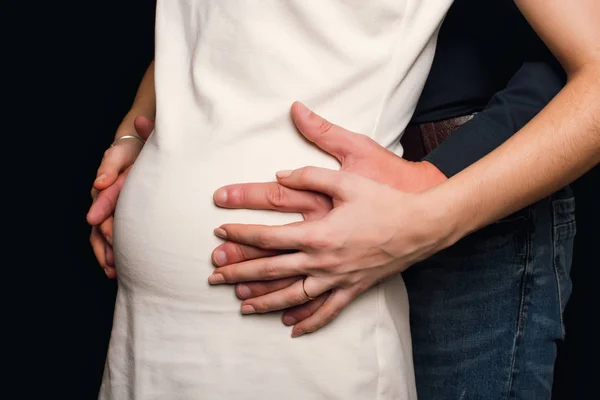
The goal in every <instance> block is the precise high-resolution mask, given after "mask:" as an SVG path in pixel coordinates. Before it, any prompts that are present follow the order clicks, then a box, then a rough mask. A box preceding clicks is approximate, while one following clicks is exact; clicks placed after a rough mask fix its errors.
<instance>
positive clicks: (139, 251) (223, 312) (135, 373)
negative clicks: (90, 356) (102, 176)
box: [100, 0, 451, 400]
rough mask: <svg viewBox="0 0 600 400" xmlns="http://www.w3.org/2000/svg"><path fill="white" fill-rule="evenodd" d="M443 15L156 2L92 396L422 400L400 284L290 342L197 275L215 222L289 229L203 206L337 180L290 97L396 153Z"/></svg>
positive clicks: (236, 0)
mask: <svg viewBox="0 0 600 400" xmlns="http://www.w3.org/2000/svg"><path fill="white" fill-rule="evenodd" d="M450 3H451V0H159V1H158V6H157V13H156V53H155V62H156V65H155V84H156V95H157V116H156V130H155V132H154V133H153V135H152V136H151V137H150V139H149V140H148V142H147V143H146V145H145V146H144V149H143V151H142V153H141V154H140V156H139V158H138V160H137V161H136V163H135V165H134V167H133V168H132V170H131V173H130V174H129V176H128V178H127V181H126V183H125V186H124V188H123V191H122V193H121V195H120V197H119V201H118V204H117V210H116V213H115V220H114V227H115V228H114V250H115V262H116V268H117V271H118V278H119V291H118V294H117V301H116V308H115V317H114V324H113V331H112V334H111V341H110V347H109V353H108V357H107V363H106V368H105V374H104V378H103V383H102V389H101V393H100V398H101V399H118V400H122V399H175V398H177V399H203V400H242V399H243V400H284V399H285V400H325V399H340V400H399V399H411V400H412V399H414V398H415V397H416V394H415V384H414V376H413V367H412V349H411V340H410V329H409V319H408V312H409V309H408V301H407V296H406V290H405V288H404V285H403V281H402V277H401V276H396V277H393V278H390V279H389V280H387V281H385V282H382V283H380V284H379V285H377V286H376V287H374V288H372V289H370V290H368V291H367V292H365V293H364V294H362V295H361V296H360V297H359V298H357V299H355V300H354V301H353V302H352V303H351V304H350V305H349V306H348V307H347V308H346V309H344V310H343V312H342V313H341V314H340V315H339V316H338V317H337V318H336V319H335V321H333V322H332V323H331V324H329V325H328V326H326V327H325V328H323V329H321V330H319V331H318V332H316V333H314V334H310V335H305V336H302V337H300V338H298V339H291V338H290V337H289V335H290V330H289V329H288V328H285V327H283V325H282V323H281V319H280V318H281V315H280V314H279V313H273V314H270V315H258V316H242V315H240V311H239V309H240V301H239V300H238V299H237V298H236V297H235V295H234V293H233V288H232V287H229V286H219V287H210V286H209V285H208V284H207V278H208V276H209V274H210V273H211V272H212V270H213V269H214V267H213V266H212V264H211V261H210V254H211V251H212V250H213V248H214V247H215V246H217V245H218V244H219V243H220V240H218V239H217V238H216V237H215V236H214V235H213V233H212V231H213V229H214V228H216V227H218V226H219V225H220V224H223V223H227V222H236V223H257V224H267V225H278V224H285V223H288V222H292V221H298V220H299V219H301V216H299V215H295V214H283V213H275V212H268V211H252V210H223V209H218V208H216V207H215V206H214V204H213V203H212V194H213V192H214V190H216V189H217V188H218V187H220V186H222V185H226V184H232V183H238V182H251V181H255V182H256V181H258V182H260V181H272V180H273V179H274V174H275V172H276V171H278V170H281V169H293V168H298V167H302V166H306V165H316V166H322V167H326V168H337V167H338V163H337V162H336V161H335V159H334V158H333V157H331V156H329V155H327V154H325V153H323V152H321V151H320V150H318V149H316V148H315V147H314V146H313V145H312V144H310V143H308V142H307V141H306V140H304V139H303V138H302V136H301V135H300V134H299V133H298V132H297V131H296V129H295V128H294V125H293V123H292V121H291V118H290V116H289V110H290V106H291V104H292V102H293V101H295V100H299V101H302V102H304V103H305V104H306V105H307V106H308V107H310V108H312V109H313V110H315V111H316V112H317V113H319V114H321V115H323V116H325V117H326V118H327V119H329V120H330V121H332V122H334V123H337V124H339V125H341V126H342V127H345V128H347V129H350V130H352V131H355V132H359V133H363V134H366V135H368V136H370V137H372V138H374V139H375V140H376V141H378V142H379V143H380V144H382V145H383V146H385V147H387V148H389V149H391V150H392V151H395V152H396V153H397V154H399V155H400V154H401V153H402V150H401V147H400V145H399V137H400V136H401V134H402V131H403V130H404V128H405V126H406V125H407V123H408V121H409V119H410V117H411V114H412V113H413V111H414V109H415V106H416V103H417V99H418V97H419V94H420V92H421V89H422V87H423V85H424V82H425V79H426V76H427V74H428V71H429V68H430V64H431V62H432V58H433V53H434V47H435V40H436V34H437V31H438V27H439V26H440V24H441V21H442V19H443V17H444V15H445V13H446V11H447V9H448V7H449V6H450Z"/></svg>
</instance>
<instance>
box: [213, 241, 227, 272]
mask: <svg viewBox="0 0 600 400" xmlns="http://www.w3.org/2000/svg"><path fill="white" fill-rule="evenodd" d="M217 236H218V235H217ZM214 261H215V264H217V265H218V266H219V267H220V266H223V265H225V264H227V253H225V252H224V251H223V250H217V251H215V256H214Z"/></svg>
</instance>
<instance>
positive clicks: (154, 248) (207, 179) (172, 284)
mask: <svg viewBox="0 0 600 400" xmlns="http://www.w3.org/2000/svg"><path fill="white" fill-rule="evenodd" d="M157 142H158V141H157V140H156V135H153V136H152V137H151V138H150V140H149V141H148V143H147V144H146V146H145V148H144V150H143V152H142V153H141V154H140V157H139V158H138V160H137V162H136V164H135V165H134V168H133V169H132V171H131V173H130V175H129V176H128V178H127V181H126V183H125V187H124V188H123V191H122V193H121V196H120V198H119V201H118V205H117V210H116V213H115V231H114V242H115V262H116V267H117V269H118V275H119V283H120V284H121V285H122V286H124V287H129V288H137V290H143V291H145V292H149V293H152V294H154V295H164V296H168V297H170V298H181V299H182V300H193V301H194V303H196V304H198V303H201V302H202V301H210V302H211V303H218V304H219V307H224V308H230V307H235V309H236V310H237V309H239V301H238V300H236V299H235V298H234V295H233V291H232V288H231V287H209V286H208V284H207V278H208V276H209V274H210V273H211V272H212V270H213V269H214V267H213V265H212V262H211V258H210V257H211V252H212V250H213V249H214V248H215V247H216V246H218V245H219V244H220V243H221V240H220V239H218V238H216V237H215V236H214V234H213V229H214V228H216V227H218V226H219V225H221V224H223V223H252V224H267V225H279V224H285V223H290V222H294V221H298V220H300V219H301V216H300V215H298V214H284V213H279V212H271V211H257V210H226V209H220V208H218V207H216V206H215V205H214V204H213V199H212V196H213V193H214V191H215V190H216V189H218V188H219V187H221V186H223V185H227V184H233V183H241V182H263V181H273V180H274V177H275V172H276V171H278V170H280V169H290V168H298V167H302V166H306V165H316V166H321V167H326V168H332V169H337V168H338V167H339V165H338V163H337V161H336V160H335V159H334V158H333V157H331V156H329V155H327V154H325V153H323V152H321V151H320V150H318V149H317V148H315V147H314V146H313V145H312V144H310V143H308V142H306V141H304V140H303V139H302V138H298V137H292V138H289V137H288V138H286V137H285V136H282V135H278V136H277V135H272V136H270V135H265V136H261V137H260V138H249V139H248V140H239V141H237V142H235V143H234V142H230V143H227V144H224V145H220V146H211V148H204V149H202V151H201V152H200V154H194V155H189V154H188V153H186V152H182V154H181V155H180V154H176V152H175V153H174V152H173V151H168V152H167V151H165V150H164V149H162V147H163V146H162V144H161V146H159V145H158V144H157ZM215 297H220V299H219V301H218V302H217V301H215ZM199 300H200V302H199ZM222 311H224V310H222Z"/></svg>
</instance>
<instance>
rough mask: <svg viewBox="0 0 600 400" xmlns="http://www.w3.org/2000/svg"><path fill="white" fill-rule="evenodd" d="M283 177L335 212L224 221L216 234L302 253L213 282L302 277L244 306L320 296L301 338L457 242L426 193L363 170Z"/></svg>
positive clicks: (223, 271) (285, 304)
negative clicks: (273, 221)
mask: <svg viewBox="0 0 600 400" xmlns="http://www.w3.org/2000/svg"><path fill="white" fill-rule="evenodd" d="M277 179H278V182H279V183H280V184H282V185H284V186H286V187H288V188H291V189H294V190H308V191H315V192H320V193H325V194H327V195H328V196H330V197H331V198H332V200H333V207H334V208H333V210H332V211H331V212H330V213H329V214H327V216H325V217H324V218H322V219H319V220H313V221H304V222H298V223H293V224H289V225H284V226H262V225H241V224H226V225H222V226H221V227H219V228H217V229H216V230H215V234H216V235H217V236H219V237H221V238H223V239H226V240H229V241H233V242H236V243H241V244H243V245H245V246H252V247H254V248H260V249H267V250H271V251H290V250H292V251H294V250H298V251H295V252H293V253H286V254H281V255H276V256H272V257H267V258H260V259H255V260H251V261H245V262H241V263H237V264H231V265H228V266H224V267H219V268H217V269H215V271H214V274H213V275H212V276H210V277H209V283H211V284H222V283H238V282H252V281H262V280H277V279H289V278H293V279H295V280H294V282H293V283H292V284H291V286H289V287H287V288H285V289H282V290H279V291H276V292H273V293H269V294H265V295H263V296H260V297H257V298H253V299H250V300H246V301H244V305H243V307H242V312H243V313H246V314H251V313H262V312H269V311H273V310H278V309H285V308H289V307H293V306H297V305H299V304H303V303H306V302H308V301H310V300H311V299H318V300H319V301H320V302H322V303H323V304H322V305H321V306H320V307H319V308H318V309H317V310H316V311H315V312H314V314H312V315H311V316H310V317H308V318H307V319H305V320H304V321H301V322H300V323H298V324H296V325H295V327H294V329H293V331H292V336H294V337H297V336H300V335H302V334H304V333H308V332H313V331H315V330H317V329H319V328H320V327H322V326H324V325H325V324H327V323H328V322H330V321H331V320H332V319H333V318H335V317H336V316H337V315H338V314H339V312H340V311H341V310H342V309H343V308H344V307H346V305H348V303H350V301H352V300H353V299H354V298H356V297H357V296H358V295H360V294H361V293H363V292H364V291H365V290H367V289H369V288H370V287H372V286H373V285H375V284H376V283H377V282H379V281H381V280H383V279H385V278H387V277H389V276H391V275H393V274H396V273H399V272H402V271H404V270H405V269H406V268H408V267H409V266H410V265H412V264H414V263H415V262H418V261H420V260H422V259H424V258H427V257H428V256H430V255H431V254H433V253H435V252H437V251H439V250H441V249H442V248H445V247H446V246H448V245H450V244H451V243H452V238H453V235H452V234H453V232H454V226H452V225H451V224H450V223H449V219H448V218H442V215H444V214H445V212H444V210H443V208H442V206H441V205H440V204H429V203H428V201H427V199H428V197H427V196H426V195H425V194H407V193H403V192H400V191H398V190H396V189H394V188H392V187H390V186H388V185H385V184H381V183H378V182H375V181H372V180H370V179H366V178H363V177H361V176H359V175H356V174H352V173H348V172H344V171H332V170H327V169H322V168H314V167H306V168H301V169H299V170H295V171H283V172H280V173H278V176H277ZM382 210H385V211H382ZM407 227H410V229H406V228H407ZM298 276H306V277H307V278H306V280H302V279H300V280H298V278H295V277H298ZM330 291H331V293H330V294H329V296H328V297H327V293H328V292H330ZM315 308H316V305H315Z"/></svg>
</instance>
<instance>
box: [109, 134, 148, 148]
mask: <svg viewBox="0 0 600 400" xmlns="http://www.w3.org/2000/svg"><path fill="white" fill-rule="evenodd" d="M125 139H136V140H139V141H140V143H142V146H143V145H144V144H146V142H144V139H142V138H141V137H139V136H137V135H125V136H121V137H119V138H116V139H115V141H114V142H112V144H111V145H110V147H113V146H115V145H116V144H117V143H119V142H120V141H121V140H125Z"/></svg>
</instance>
